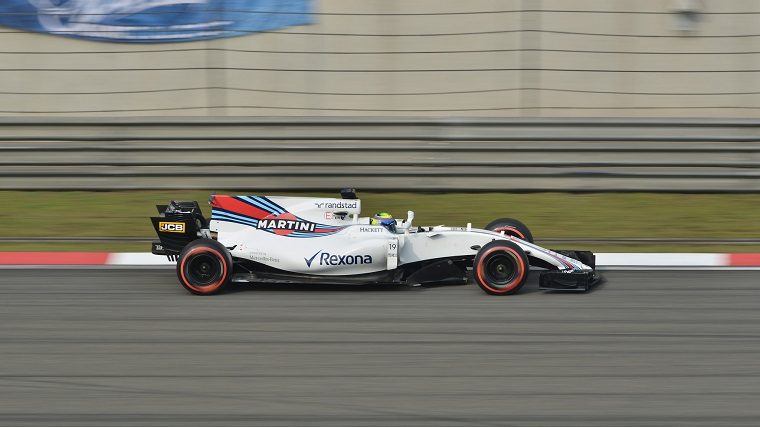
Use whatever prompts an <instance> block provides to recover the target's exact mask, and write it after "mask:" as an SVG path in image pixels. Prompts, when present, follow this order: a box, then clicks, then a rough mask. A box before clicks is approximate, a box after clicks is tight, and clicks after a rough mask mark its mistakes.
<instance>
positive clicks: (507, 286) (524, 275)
mask: <svg viewBox="0 0 760 427" xmlns="http://www.w3.org/2000/svg"><path fill="white" fill-rule="evenodd" d="M529 270H530V266H529V264H528V256H527V255H525V251H523V250H522V248H521V247H520V246H518V245H517V244H516V243H514V242H509V241H504V240H494V241H492V242H490V243H488V244H486V245H485V246H483V247H482V248H481V249H480V251H478V254H477V255H476V256H475V262H474V263H473V277H474V278H475V282H476V283H477V284H478V286H480V288H481V289H483V291H485V292H486V293H488V294H491V295H509V294H514V293H516V292H517V291H519V290H520V288H522V286H523V285H524V284H525V281H526V280H527V279H528V271H529Z"/></svg>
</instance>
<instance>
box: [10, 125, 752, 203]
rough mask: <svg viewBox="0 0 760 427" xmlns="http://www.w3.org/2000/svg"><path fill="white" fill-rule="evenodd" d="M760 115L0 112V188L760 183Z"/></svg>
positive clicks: (608, 187)
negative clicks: (24, 115)
mask: <svg viewBox="0 0 760 427" xmlns="http://www.w3.org/2000/svg"><path fill="white" fill-rule="evenodd" d="M758 165H760V121H757V120H654V119H652V120H645V119H599V120H588V119H578V120H573V119H448V120H442V119H407V120H397V119H365V118H362V119H346V118H340V119H337V118H265V119H262V118H245V119H239V118H218V119H217V118H203V119H197V118H184V119H176V118H171V119H150V118H143V119H105V120H98V119H86V120H84V119H57V120H52V119H51V120H35V119H0V189H87V190H109V189H161V188H163V189H180V188H187V189H225V190H278V189H280V190H287V189H304V190H327V189H329V190H333V189H335V188H338V187H345V186H353V187H357V188H361V189H365V190H428V191H463V190H471V191H684V192H712V191H714V192H754V191H759V190H760V180H758V177H759V176H760V174H758Z"/></svg>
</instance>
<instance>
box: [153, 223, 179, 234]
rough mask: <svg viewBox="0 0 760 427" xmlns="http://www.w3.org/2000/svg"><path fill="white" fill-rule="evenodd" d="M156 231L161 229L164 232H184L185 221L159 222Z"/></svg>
mask: <svg viewBox="0 0 760 427" xmlns="http://www.w3.org/2000/svg"><path fill="white" fill-rule="evenodd" d="M158 231H163V232H166V233H184V232H185V223H184V222H159V223H158Z"/></svg>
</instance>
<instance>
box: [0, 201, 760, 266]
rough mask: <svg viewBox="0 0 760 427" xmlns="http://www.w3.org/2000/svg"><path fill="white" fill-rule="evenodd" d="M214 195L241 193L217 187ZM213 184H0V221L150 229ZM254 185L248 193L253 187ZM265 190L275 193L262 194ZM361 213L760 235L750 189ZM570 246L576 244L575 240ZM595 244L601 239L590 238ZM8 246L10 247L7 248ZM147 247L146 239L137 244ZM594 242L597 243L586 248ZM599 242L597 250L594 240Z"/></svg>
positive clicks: (429, 205)
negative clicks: (87, 187)
mask: <svg viewBox="0 0 760 427" xmlns="http://www.w3.org/2000/svg"><path fill="white" fill-rule="evenodd" d="M217 193H219V194H239V193H240V192H231V193H230V192H225V191H217ZM209 194H210V191H187V190H177V191H113V192H81V191H30V192H20V191H0V197H2V200H3V201H4V203H3V209H2V210H0V220H2V223H3V225H4V230H5V232H4V233H3V235H4V236H7V237H16V236H18V237H22V236H23V237H26V236H37V237H64V236H65V237H69V236H128V237H151V236H153V235H154V233H153V230H152V227H151V225H150V221H149V219H148V217H149V216H151V215H154V214H155V207H154V205H156V204H165V203H166V202H168V201H169V200H171V199H176V200H198V201H199V202H200V203H201V207H202V209H203V210H204V213H206V214H207V215H208V213H209V208H208V205H207V204H206V200H207V199H208V195H209ZM254 194H255V193H254ZM277 194H279V195H287V196H320V197H323V196H326V197H339V196H338V194H337V192H335V193H294V192H279V193H277ZM267 195H275V193H268V194H267ZM359 197H360V198H361V199H362V210H363V213H364V214H365V215H371V214H372V213H374V212H379V211H384V212H390V213H392V214H393V215H394V216H395V217H397V218H405V217H406V211H407V210H413V211H415V213H416V217H415V224H416V225H437V224H446V225H456V226H461V225H464V224H466V223H467V222H471V223H472V224H473V226H476V227H482V226H484V225H485V224H486V223H488V222H490V221H491V220H493V219H496V218H500V217H512V218H517V219H519V220H521V221H523V222H524V223H526V224H527V225H528V226H529V227H530V228H531V230H532V231H533V234H534V236H536V240H537V241H540V240H541V238H542V237H544V238H592V237H593V238H616V237H619V238H623V237H649V238H699V239H710V238H716V239H737V238H757V239H760V197H758V196H756V195H752V194H650V193H622V194H616V193H596V194H568V193H532V194H523V193H521V194H510V193H477V194H464V193H446V194H431V193H420V194H413V193H370V192H359ZM144 246H145V245H143V244H136V243H129V242H125V243H118V242H117V243H82V244H70V243H55V244H53V243H28V244H27V243H11V242H7V243H0V250H45V249H49V250H114V251H118V250H126V251H131V250H140V249H137V248H143V247H144ZM576 246H577V245H576ZM597 246H598V245H597ZM14 248H15V249H14ZM658 248H661V249H662V250H663V251H665V250H667V251H673V250H679V251H719V250H721V251H722V250H735V251H745V252H746V251H751V250H753V249H754V250H756V249H757V248H756V247H751V246H744V245H736V246H731V245H721V246H717V245H716V246H712V245H704V246H699V247H689V246H687V245H684V246H677V245H672V244H669V245H646V246H644V245H620V246H617V245H605V246H604V249H605V250H626V251H652V250H657V249H658ZM143 249H144V250H147V247H145V248H143ZM592 249H597V248H592ZM597 250H599V249H597Z"/></svg>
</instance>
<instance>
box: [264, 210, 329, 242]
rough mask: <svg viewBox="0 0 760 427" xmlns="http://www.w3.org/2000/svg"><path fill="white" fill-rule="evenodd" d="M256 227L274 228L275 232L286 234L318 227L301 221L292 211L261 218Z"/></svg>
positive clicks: (312, 229)
mask: <svg viewBox="0 0 760 427" xmlns="http://www.w3.org/2000/svg"><path fill="white" fill-rule="evenodd" d="M256 228H258V229H260V230H272V231H274V233H275V234H279V235H281V236H285V235H288V234H290V233H292V232H294V231H314V230H315V229H316V228H317V224H315V223H313V222H308V221H301V220H299V219H298V218H296V216H295V215H293V214H292V213H284V214H282V215H277V216H268V217H266V218H264V219H262V220H259V223H258V225H257V226H256Z"/></svg>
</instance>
